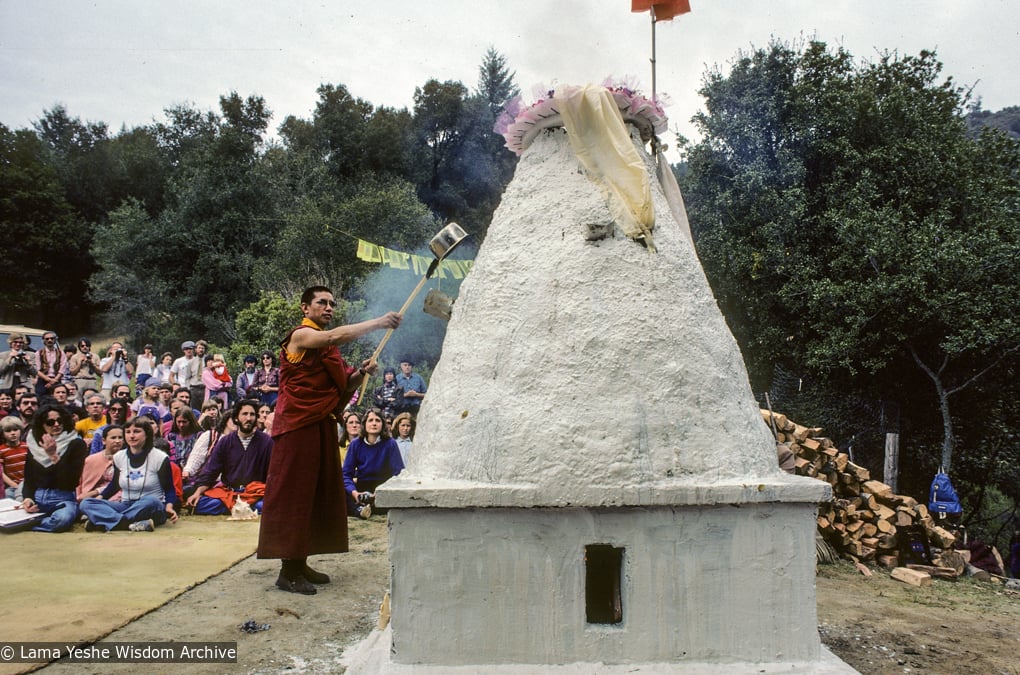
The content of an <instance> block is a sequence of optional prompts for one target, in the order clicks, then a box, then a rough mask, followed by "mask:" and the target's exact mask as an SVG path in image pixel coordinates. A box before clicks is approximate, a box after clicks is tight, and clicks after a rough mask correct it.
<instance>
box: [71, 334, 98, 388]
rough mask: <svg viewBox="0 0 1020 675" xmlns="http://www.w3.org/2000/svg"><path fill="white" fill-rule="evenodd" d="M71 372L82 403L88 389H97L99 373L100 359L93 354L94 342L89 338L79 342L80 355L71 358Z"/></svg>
mask: <svg viewBox="0 0 1020 675" xmlns="http://www.w3.org/2000/svg"><path fill="white" fill-rule="evenodd" d="M69 370H70V373H71V377H73V378H74V383H75V385H76V386H77V387H78V401H79V402H81V401H82V398H81V397H82V393H83V392H84V391H85V390H86V389H95V388H96V375H97V374H98V373H99V357H98V356H96V355H95V354H93V353H92V341H91V340H89V339H88V338H82V339H80V340H78V353H77V354H75V355H74V356H72V357H71V361H70V365H69Z"/></svg>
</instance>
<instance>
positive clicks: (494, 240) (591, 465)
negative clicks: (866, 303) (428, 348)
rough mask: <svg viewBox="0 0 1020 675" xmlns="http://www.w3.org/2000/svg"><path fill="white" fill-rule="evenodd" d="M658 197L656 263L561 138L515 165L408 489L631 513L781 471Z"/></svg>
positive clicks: (708, 296)
mask: <svg viewBox="0 0 1020 675" xmlns="http://www.w3.org/2000/svg"><path fill="white" fill-rule="evenodd" d="M642 154H644V153H642ZM649 161H650V160H649ZM650 170H651V167H650ZM653 175H654V174H653ZM655 187H656V190H655V192H654V193H653V194H655V198H654V200H653V201H654V204H655V216H656V227H655V230H654V241H655V245H656V247H657V249H658V252H657V253H650V252H649V251H648V250H646V249H645V248H644V246H642V245H641V244H640V243H638V242H635V241H633V240H631V239H628V238H627V237H625V236H623V235H622V234H620V233H619V232H618V231H617V230H616V228H615V226H614V224H613V222H612V220H611V216H610V214H609V211H608V209H607V207H606V203H605V200H604V199H603V196H602V194H601V193H600V191H599V189H598V187H597V186H596V185H595V184H593V183H592V182H591V181H589V180H588V179H587V178H586V177H585V176H584V174H583V173H582V172H581V170H580V169H579V167H578V163H577V160H576V158H575V157H574V153H573V151H572V150H571V147H570V145H569V143H568V141H567V138H566V132H565V131H564V130H563V129H552V130H548V131H546V132H543V135H541V136H539V137H538V138H537V139H536V141H535V143H534V144H533V146H532V147H531V148H529V150H528V151H526V152H525V153H524V155H523V157H522V158H521V161H520V164H519V165H518V167H517V173H516V176H515V178H514V180H513V181H512V182H511V183H510V185H509V187H508V188H507V190H506V192H505V193H504V195H503V200H502V202H501V204H500V207H499V209H498V210H497V211H496V213H495V215H494V218H493V222H492V224H491V226H490V228H489V232H488V235H487V237H486V240H485V244H484V245H483V246H482V248H481V250H480V251H479V253H478V257H477V259H476V261H475V265H474V269H473V270H472V272H471V275H470V277H469V278H468V279H466V280H465V281H464V283H463V285H462V287H461V292H460V296H459V297H458V298H457V302H456V305H455V308H454V315H453V318H452V320H451V321H450V326H449V330H448V332H447V337H446V341H445V343H444V344H443V355H442V359H441V361H440V362H439V364H438V365H437V367H436V369H435V372H434V374H433V377H432V381H431V383H430V388H429V394H428V397H427V398H426V401H425V404H424V407H423V410H422V414H421V419H420V421H419V427H418V434H417V437H416V439H415V458H414V459H413V460H412V462H413V464H412V469H413V473H414V474H415V475H416V476H419V477H427V478H437V479H455V480H466V481H483V482H490V483H504V484H511V483H526V484H533V485H535V486H537V487H538V488H540V490H541V491H542V493H543V495H544V496H543V497H542V499H541V501H540V503H542V504H545V503H563V502H564V501H569V502H571V503H574V504H602V503H606V499H607V495H606V494H604V493H601V492H600V491H602V490H608V494H609V495H611V499H610V501H611V502H612V503H620V504H627V503H636V502H637V498H636V497H635V496H633V495H631V496H628V494H630V493H631V492H632V489H633V488H637V487H645V486H648V485H650V484H676V483H678V482H684V483H690V482H697V483H698V484H704V483H705V482H706V481H707V482H709V483H714V482H718V481H732V480H736V479H739V478H741V477H745V476H758V477H764V476H775V475H777V474H778V473H779V470H778V468H777V467H776V459H775V455H776V453H775V443H774V441H773V440H772V439H771V437H770V435H769V432H768V429H767V427H766V426H765V425H764V424H762V421H761V416H760V413H759V410H758V405H757V403H756V402H755V400H754V397H753V395H752V393H751V390H750V386H749V385H748V378H747V372H746V370H745V367H744V363H743V360H742V359H741V355H740V352H739V350H738V348H737V344H736V341H735V340H734V339H733V337H732V335H731V334H730V332H729V330H728V329H727V327H726V323H725V321H724V319H723V316H722V314H721V313H720V312H719V309H718V307H717V306H716V303H715V300H714V298H713V296H712V293H711V290H710V289H709V286H708V282H707V280H706V279H705V275H704V272H703V271H702V269H701V265H700V263H699V262H698V259H697V255H696V254H695V252H694V249H693V244H692V243H691V241H690V240H689V239H688V237H687V235H686V233H685V232H684V231H683V230H682V229H681V226H680V225H679V224H678V223H677V222H676V221H675V220H674V219H673V217H672V214H671V213H670V211H669V207H668V205H667V204H666V201H665V199H664V198H663V197H662V195H661V192H660V191H659V190H658V186H657V185H656V186H655ZM734 450H735V451H736V452H734ZM735 457H737V458H739V459H738V460H737V461H735ZM593 488H594V489H595V490H596V491H599V492H598V493H592V489H593Z"/></svg>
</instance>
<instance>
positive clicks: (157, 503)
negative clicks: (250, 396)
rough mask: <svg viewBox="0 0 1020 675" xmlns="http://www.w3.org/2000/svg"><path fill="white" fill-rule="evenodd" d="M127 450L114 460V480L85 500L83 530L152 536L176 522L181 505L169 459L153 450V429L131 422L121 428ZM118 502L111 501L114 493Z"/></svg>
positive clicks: (135, 420) (141, 423) (145, 423)
mask: <svg viewBox="0 0 1020 675" xmlns="http://www.w3.org/2000/svg"><path fill="white" fill-rule="evenodd" d="M124 440H125V442H126V443H127V448H125V449H124V450H121V451H120V452H118V453H117V454H116V455H114V456H113V479H112V481H111V482H110V484H109V485H107V486H106V487H105V488H104V489H103V491H102V492H101V493H100V494H99V496H98V497H94V498H91V499H85V500H83V501H82V503H81V510H82V513H84V514H85V515H86V516H88V519H89V522H88V524H87V525H86V526H85V529H86V530H88V531H90V532H93V531H97V530H106V531H107V532H109V531H110V530H124V529H127V530H131V531H132V532H152V530H153V529H154V528H155V526H156V525H162V524H163V523H165V522H166V521H167V520H169V521H170V522H171V523H172V522H175V521H176V520H177V509H176V507H177V506H179V504H180V502H178V500H177V492H176V491H175V490H174V482H173V473H172V471H171V469H170V458H169V457H168V456H167V454H166V453H165V452H163V451H161V450H157V449H155V448H153V447H152V425H151V424H149V423H148V422H146V421H144V420H139V419H133V420H131V421H129V422H128V423H127V424H126V425H125V426H124ZM118 490H119V491H120V492H121V501H119V502H114V501H110V498H111V497H113V495H114V494H116V493H117V491H118Z"/></svg>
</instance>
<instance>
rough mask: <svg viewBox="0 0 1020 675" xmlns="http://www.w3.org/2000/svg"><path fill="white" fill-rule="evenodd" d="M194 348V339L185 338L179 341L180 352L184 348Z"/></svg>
mask: <svg viewBox="0 0 1020 675" xmlns="http://www.w3.org/2000/svg"><path fill="white" fill-rule="evenodd" d="M194 348H195V341H194V340H185V341H184V342H182V343H181V351H182V352H183V351H184V350H185V349H194Z"/></svg>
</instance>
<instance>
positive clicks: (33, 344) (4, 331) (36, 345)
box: [0, 324, 53, 352]
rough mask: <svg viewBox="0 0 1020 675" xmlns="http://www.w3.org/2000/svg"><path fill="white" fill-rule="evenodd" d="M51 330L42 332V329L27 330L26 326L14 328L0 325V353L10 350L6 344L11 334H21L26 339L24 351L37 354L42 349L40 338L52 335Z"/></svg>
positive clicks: (9, 325)
mask: <svg viewBox="0 0 1020 675" xmlns="http://www.w3.org/2000/svg"><path fill="white" fill-rule="evenodd" d="M52 332H53V331H51V330H43V329H42V328H29V327H28V326H15V325H13V324H0V352H5V351H7V350H8V349H10V348H11V346H10V344H8V342H7V338H9V337H10V336H11V333H21V334H22V335H24V336H25V338H27V339H28V345H27V346H26V349H30V350H32V351H33V352H37V351H39V350H40V349H42V348H43V341H42V337H43V335H45V334H46V333H52Z"/></svg>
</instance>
